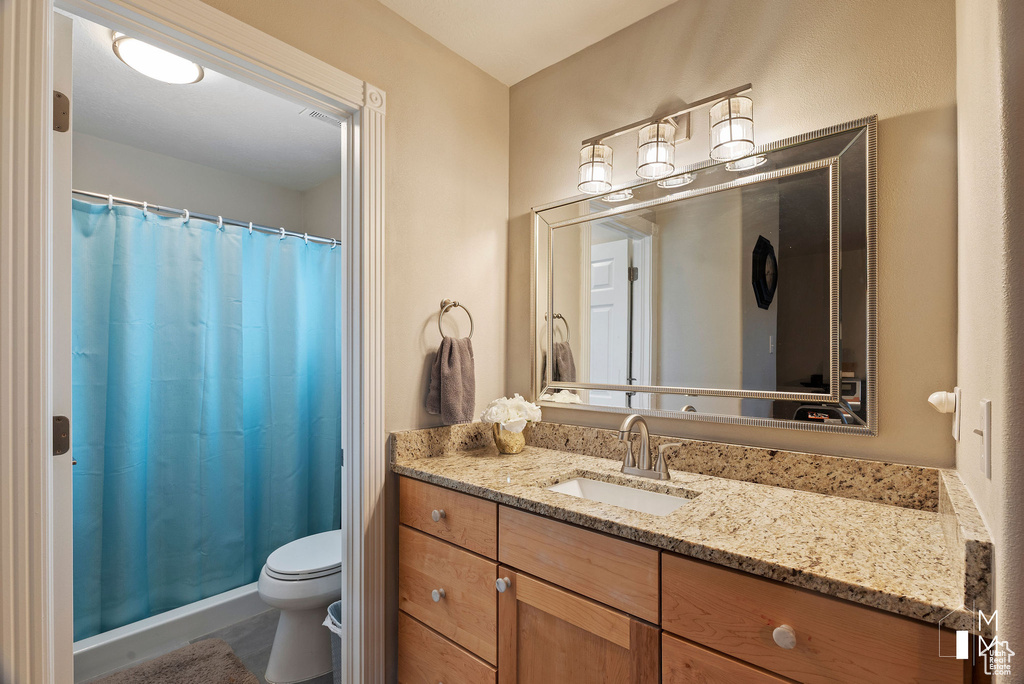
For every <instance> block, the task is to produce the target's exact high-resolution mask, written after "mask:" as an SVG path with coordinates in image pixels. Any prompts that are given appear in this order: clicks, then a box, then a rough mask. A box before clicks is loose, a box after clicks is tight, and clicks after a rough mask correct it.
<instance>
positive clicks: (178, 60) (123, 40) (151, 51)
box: [113, 33, 203, 85]
mask: <svg viewBox="0 0 1024 684" xmlns="http://www.w3.org/2000/svg"><path fill="white" fill-rule="evenodd" d="M113 47H114V54H115V55H117V58H118V59H120V60H121V61H122V62H124V63H125V64H127V65H128V66H130V67H131V68H132V69H135V70H136V71H138V72H139V73H140V74H143V75H145V76H149V77H150V78H153V79H156V80H157V81H163V82H164V83H173V84H176V85H183V84H186V83H198V82H199V81H201V80H203V67H201V66H199V65H198V64H196V63H195V62H190V61H188V60H187V59H185V58H184V57H179V56H178V55H175V54H171V53H170V52H167V51H166V50H161V49H160V48H158V47H155V46H153V45H150V44H149V43H143V42H142V41H141V40H139V39H137V38H130V37H128V36H126V35H124V34H123V33H115V34H114V45H113Z"/></svg>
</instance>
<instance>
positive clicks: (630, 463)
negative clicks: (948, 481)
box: [622, 437, 636, 468]
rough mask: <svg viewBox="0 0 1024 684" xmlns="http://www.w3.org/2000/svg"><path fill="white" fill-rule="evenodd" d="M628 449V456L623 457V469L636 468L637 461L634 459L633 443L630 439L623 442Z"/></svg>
mask: <svg viewBox="0 0 1024 684" xmlns="http://www.w3.org/2000/svg"><path fill="white" fill-rule="evenodd" d="M622 443H623V445H625V447H626V455H625V456H623V457H622V467H624V468H636V459H635V458H634V457H633V441H632V440H631V439H629V438H628V437H627V438H626V439H624V440H622Z"/></svg>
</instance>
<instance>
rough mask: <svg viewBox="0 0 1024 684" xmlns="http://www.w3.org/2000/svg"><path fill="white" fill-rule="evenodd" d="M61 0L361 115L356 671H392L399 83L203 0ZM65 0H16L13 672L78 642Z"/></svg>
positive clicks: (32, 674)
mask: <svg viewBox="0 0 1024 684" xmlns="http://www.w3.org/2000/svg"><path fill="white" fill-rule="evenodd" d="M56 5H57V6H58V7H59V8H61V9H65V10H68V11H70V12H73V13H74V14H77V15H79V16H82V17H84V18H86V19H90V20H93V21H97V22H99V23H101V24H103V25H105V26H108V27H110V28H113V29H117V30H122V31H125V32H127V33H130V34H131V35H135V36H137V37H139V38H144V39H146V40H147V41H148V42H152V43H155V44H157V45H160V46H161V47H163V48H165V49H168V50H170V51H172V52H177V53H179V54H182V55H186V56H190V57H191V58H193V59H195V60H196V61H198V62H201V63H202V64H204V65H206V66H209V67H210V68H212V69H213V70H215V71H220V72H221V73H225V74H229V75H231V76H232V77H234V78H238V79H239V80H242V81H245V82H247V83H250V84H251V85H254V86H256V87H259V88H261V89H263V90H268V91H270V92H276V93H278V94H281V95H283V96H285V97H288V98H290V99H292V100H296V101H298V102H306V103H308V104H309V105H310V106H315V107H318V108H322V109H324V110H326V111H328V112H332V113H334V114H335V115H337V116H339V117H342V118H344V119H345V122H346V126H345V127H344V129H343V138H342V144H343V152H344V157H345V159H344V162H345V163H344V164H343V169H342V180H343V192H342V203H343V205H342V212H343V216H345V217H346V219H347V220H346V222H345V226H344V227H343V245H342V249H343V251H344V257H343V258H344V260H345V269H346V271H345V279H344V284H343V287H344V288H345V290H346V292H345V296H344V297H343V301H344V302H345V311H344V313H343V315H344V319H343V347H344V348H343V364H344V365H343V371H342V372H343V382H344V390H343V401H344V402H345V403H344V405H343V407H342V426H343V431H344V432H343V435H342V439H343V446H344V449H345V454H346V455H348V458H347V459H346V460H347V462H346V463H345V467H344V468H342V528H343V530H344V550H343V553H344V555H343V558H344V559H345V561H346V562H345V564H344V566H343V570H342V600H343V602H344V603H343V606H344V607H343V619H344V621H345V624H346V630H345V636H344V638H343V647H344V648H343V651H344V653H343V655H342V662H343V663H345V669H344V681H346V682H351V683H353V684H354V683H355V682H382V681H383V679H384V641H385V636H386V635H385V614H384V599H385V595H384V581H383V577H384V574H385V573H384V569H385V568H384V551H385V547H384V544H385V540H384V510H383V504H384V481H385V476H386V472H387V452H386V449H385V446H386V433H385V430H384V401H383V397H384V353H383V349H384V121H385V110H386V96H385V93H384V92H383V91H382V90H380V89H379V88H376V87H375V86H373V85H372V84H370V83H367V82H365V81H362V80H361V79H358V78H355V77H353V76H351V75H349V74H346V73H345V72H343V71H341V70H339V69H336V68H335V67H333V66H331V65H329V64H327V63H325V62H322V61H320V60H318V59H315V58H313V57H311V56H309V55H307V54H305V53H303V52H302V51H301V50H299V49H297V48H295V47H292V46H291V45H288V44H286V43H284V42H282V41H280V40H277V39H276V38H273V37H271V36H269V35H267V34H265V33H263V32H262V31H259V30H257V29H255V28H253V27H251V26H249V25H248V24H245V23H244V22H241V21H239V20H237V19H235V18H233V17H231V16H229V15H227V14H224V13H223V12H220V11H219V10H216V9H214V8H212V7H210V6H209V5H206V4H205V3H203V2H200V0H57V2H56ZM54 6H55V2H54V0H4V3H3V5H2V8H0V44H2V45H3V46H4V48H3V51H2V53H0V121H3V122H4V126H2V127H0V274H2V275H0V341H2V345H0V370H2V372H0V433H3V435H4V437H3V439H0V521H3V522H2V524H0V680H2V681H32V682H53V681H55V677H56V673H57V672H58V671H62V672H66V671H67V670H66V668H67V667H68V666H69V665H68V663H69V662H70V659H71V658H72V644H71V642H70V641H67V640H66V639H63V638H62V639H61V642H60V643H58V642H57V638H56V636H55V635H56V632H57V629H56V621H57V618H56V617H55V616H56V615H57V613H58V611H57V610H56V605H55V599H54V597H55V595H56V594H61V595H62V594H64V592H63V591H61V589H62V588H63V587H61V586H60V585H62V584H64V583H70V582H71V569H70V568H66V567H62V566H61V563H60V559H61V557H62V555H63V554H64V553H65V550H64V549H55V548H54V545H53V541H54V535H53V529H54V524H55V523H56V522H58V521H56V520H55V516H54V501H53V499H54V496H53V481H54V464H53V461H54V459H53V456H52V450H53V449H52V428H51V422H52V407H53V389H52V388H53V382H54V380H55V378H54V376H53V372H54V366H53V363H52V360H51V359H52V344H53V341H52V328H53V310H52V309H53V301H52V295H53V263H52V258H53V246H52V244H53V223H52V221H53V216H52V208H51V200H52V196H53V192H54V190H53V163H52V138H51V136H52V135H53V133H52V130H51V128H52V89H53V80H52V64H53V61H52V50H53V10H54ZM346 400H347V401H346ZM8 627H9V629H7V628H8ZM64 631H66V630H64ZM65 641H67V643H64V642H65Z"/></svg>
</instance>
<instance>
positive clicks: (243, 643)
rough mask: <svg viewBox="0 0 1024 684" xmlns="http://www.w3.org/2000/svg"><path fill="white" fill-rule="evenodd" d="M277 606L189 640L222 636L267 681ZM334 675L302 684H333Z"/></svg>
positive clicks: (240, 658) (242, 659)
mask: <svg viewBox="0 0 1024 684" xmlns="http://www.w3.org/2000/svg"><path fill="white" fill-rule="evenodd" d="M277 616H278V611H277V610H276V609H271V610H268V611H267V612H265V613H260V614H259V615H257V616H255V617H252V618H249V619H248V620H243V621H242V622H236V623H235V624H233V625H228V626H227V627H225V628H224V629H219V630H217V631H216V632H211V633H210V634H206V635H204V636H201V637H199V638H197V639H193V640H192V642H191V643H195V642H196V641H201V640H202V639H213V638H216V639H223V640H224V641H226V642H227V643H228V645H229V646H231V650H233V651H234V652H235V655H237V656H238V658H239V660H241V661H242V663H243V664H245V666H246V667H247V668H248V669H249V671H250V672H252V673H253V674H255V675H256V677H257V678H258V679H259V680H260V684H266V683H267V680H266V679H264V678H263V674H264V673H265V672H266V670H267V661H268V660H270V647H271V646H272V645H273V643H274V632H275V631H276V630H277ZM333 682H334V675H332V674H330V673H328V674H326V675H324V676H322V677H316V678H315V679H310V680H307V682H306V683H304V684H333Z"/></svg>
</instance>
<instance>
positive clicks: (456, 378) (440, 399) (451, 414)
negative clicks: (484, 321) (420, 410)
mask: <svg viewBox="0 0 1024 684" xmlns="http://www.w3.org/2000/svg"><path fill="white" fill-rule="evenodd" d="M475 406H476V371H475V369H474V366H473V343H472V342H471V341H470V340H469V338H468V337H463V338H461V339H454V338H451V337H445V338H444V339H442V340H441V346H440V347H438V349H437V355H436V356H434V365H433V366H432V367H431V368H430V388H429V390H428V391H427V413H433V414H434V415H440V416H441V422H442V423H444V424H445V425H455V424H456V423H470V422H472V421H473V418H474V416H473V410H474V408H475Z"/></svg>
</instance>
